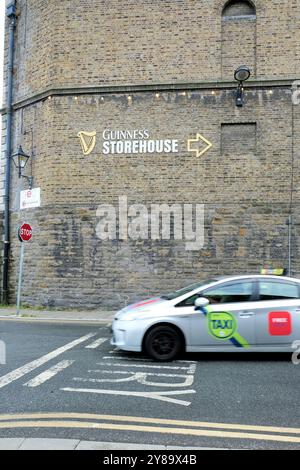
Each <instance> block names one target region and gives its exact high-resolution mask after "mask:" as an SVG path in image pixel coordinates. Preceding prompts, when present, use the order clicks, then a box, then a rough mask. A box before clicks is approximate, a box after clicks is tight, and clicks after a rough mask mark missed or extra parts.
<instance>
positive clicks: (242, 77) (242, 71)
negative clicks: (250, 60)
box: [234, 65, 251, 108]
mask: <svg viewBox="0 0 300 470" xmlns="http://www.w3.org/2000/svg"><path fill="white" fill-rule="evenodd" d="M250 75H251V71H250V69H249V67H247V66H246V65H241V66H240V67H238V68H237V69H236V70H235V72H234V78H235V80H236V81H237V82H238V87H237V91H236V97H235V104H236V106H238V107H239V108H241V107H242V106H244V86H243V84H244V82H245V81H246V80H248V79H249V78H250Z"/></svg>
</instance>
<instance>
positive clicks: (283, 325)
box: [255, 278, 300, 348]
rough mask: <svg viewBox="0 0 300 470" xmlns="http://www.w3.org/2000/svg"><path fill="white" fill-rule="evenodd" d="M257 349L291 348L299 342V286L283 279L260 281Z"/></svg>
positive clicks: (256, 321)
mask: <svg viewBox="0 0 300 470" xmlns="http://www.w3.org/2000/svg"><path fill="white" fill-rule="evenodd" d="M255 330H256V343H257V347H260V348H262V347H266V348H280V347H284V348H285V347H291V346H292V343H293V342H294V341H295V340H299V339H300V298H299V285H298V284H297V283H296V282H292V281H288V280H286V281H285V280H282V279H267V278H266V279H259V281H258V301H257V308H256V317H255Z"/></svg>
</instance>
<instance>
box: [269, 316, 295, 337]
mask: <svg viewBox="0 0 300 470" xmlns="http://www.w3.org/2000/svg"><path fill="white" fill-rule="evenodd" d="M291 333H292V319H291V314H290V313H289V312H270V313H269V334H270V335H271V336H289V335H290V334H291Z"/></svg>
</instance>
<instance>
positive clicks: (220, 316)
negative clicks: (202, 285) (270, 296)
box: [176, 278, 255, 350]
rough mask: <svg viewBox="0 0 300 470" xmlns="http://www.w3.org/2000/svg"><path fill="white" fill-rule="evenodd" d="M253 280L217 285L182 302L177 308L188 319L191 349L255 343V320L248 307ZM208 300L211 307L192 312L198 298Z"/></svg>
mask: <svg viewBox="0 0 300 470" xmlns="http://www.w3.org/2000/svg"><path fill="white" fill-rule="evenodd" d="M254 294H255V291H254V282H253V280H252V279H250V278H249V279H245V280H238V281H230V282H228V281H227V282H225V283H220V284H218V285H216V286H214V287H210V288H207V289H203V290H201V291H199V292H198V293H197V294H194V295H193V296H191V297H189V298H188V299H185V301H183V302H181V303H180V304H178V305H177V306H176V307H179V308H180V309H182V313H184V312H186V313H188V312H192V311H193V312H194V315H190V316H189V321H190V341H189V343H190V344H189V346H191V349H192V350H197V348H203V347H204V348H208V349H212V350H214V349H217V350H219V349H224V350H226V349H228V350H229V349H232V348H233V349H235V348H248V347H251V346H253V345H254V344H255V319H254V312H253V310H252V307H251V304H252V302H251V301H252V299H253V298H254ZM199 295H201V296H203V297H207V298H208V299H209V300H210V304H209V305H208V307H206V308H205V309H201V310H195V307H194V301H195V299H196V297H197V296H199Z"/></svg>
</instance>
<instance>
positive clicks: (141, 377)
mask: <svg viewBox="0 0 300 470" xmlns="http://www.w3.org/2000/svg"><path fill="white" fill-rule="evenodd" d="M106 373H109V372H108V371H106ZM113 373H115V374H116V373H117V372H113ZM124 373H125V374H127V375H128V374H130V376H129V377H125V378H121V379H84V378H81V377H74V378H73V380H75V381H77V382H91V383H102V382H110V383H124V382H135V381H136V382H137V383H140V384H142V385H149V386H151V387H171V388H173V387H190V386H191V385H192V384H193V382H194V376H193V375H181V374H178V375H176V374H151V373H150V374H148V373H147V372H129V373H127V372H123V374H124ZM148 376H151V377H153V376H155V377H172V378H174V377H179V378H183V379H185V380H184V381H183V382H181V383H178V382H176V383H168V382H149V381H147V377H148Z"/></svg>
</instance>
